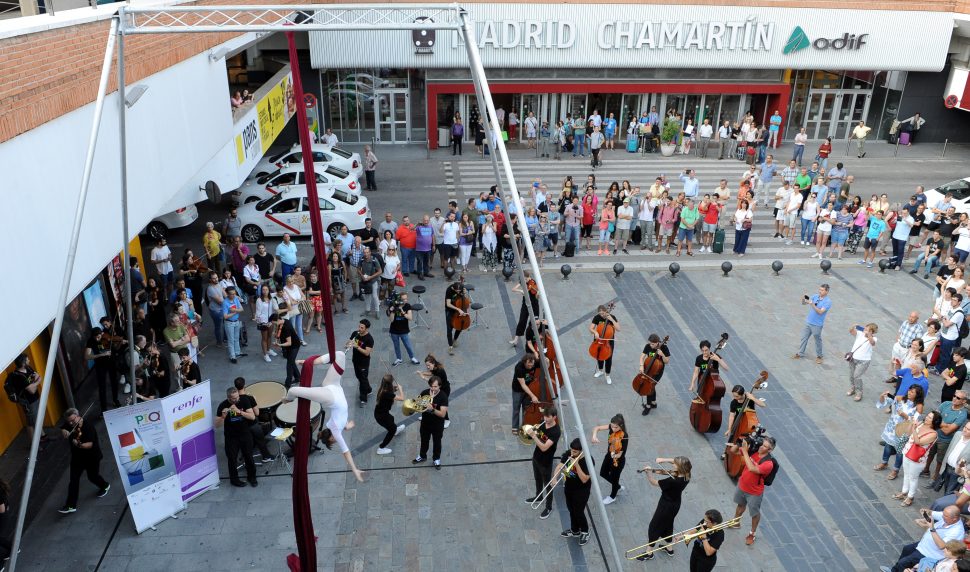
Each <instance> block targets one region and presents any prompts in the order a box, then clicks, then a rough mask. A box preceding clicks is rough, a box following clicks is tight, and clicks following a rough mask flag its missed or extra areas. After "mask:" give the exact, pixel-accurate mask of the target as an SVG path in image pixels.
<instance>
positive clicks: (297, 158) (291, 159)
mask: <svg viewBox="0 0 970 572" xmlns="http://www.w3.org/2000/svg"><path fill="white" fill-rule="evenodd" d="M283 161H284V162H286V163H290V164H291V165H292V164H297V163H302V162H303V153H300V152H299V151H297V152H296V153H293V154H291V155H288V156H286V157H285V158H284V159H283Z"/></svg>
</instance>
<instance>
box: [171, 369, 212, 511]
mask: <svg viewBox="0 0 970 572" xmlns="http://www.w3.org/2000/svg"><path fill="white" fill-rule="evenodd" d="M161 406H162V409H163V410H164V415H165V426H166V428H167V431H168V440H169V442H170V443H171V447H172V452H171V455H172V458H173V459H174V460H175V470H176V472H177V474H178V478H179V481H180V483H181V493H182V500H183V501H185V502H188V501H190V500H192V499H194V498H195V497H197V496H199V495H200V494H202V493H204V492H205V491H207V490H209V488H210V487H214V486H216V485H218V484H219V462H218V458H217V457H216V435H215V429H214V426H213V423H212V400H211V399H210V397H209V380H205V381H203V382H202V383H199V384H197V385H194V386H192V387H187V388H185V389H183V390H182V391H179V392H178V393H173V394H172V395H169V396H168V397H166V398H164V399H162V400H161Z"/></svg>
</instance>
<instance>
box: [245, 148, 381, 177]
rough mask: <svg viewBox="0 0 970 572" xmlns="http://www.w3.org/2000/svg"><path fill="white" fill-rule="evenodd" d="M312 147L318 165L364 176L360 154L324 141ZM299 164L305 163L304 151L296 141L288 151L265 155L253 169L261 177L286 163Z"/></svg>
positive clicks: (314, 159) (314, 160)
mask: <svg viewBox="0 0 970 572" xmlns="http://www.w3.org/2000/svg"><path fill="white" fill-rule="evenodd" d="M311 149H312V152H313V162H314V163H316V164H317V165H333V166H334V167H337V168H338V169H343V170H344V171H350V172H351V173H353V174H354V175H356V176H357V178H358V179H359V178H361V177H363V176H364V163H363V161H361V160H360V154H358V153H354V152H352V151H347V150H346V149H341V148H340V147H332V146H330V145H324V144H322V143H314V144H313V145H311ZM297 164H299V165H302V164H303V152H302V151H301V149H300V144H299V143H294V144H293V146H292V147H291V148H289V149H287V150H286V151H282V152H279V153H274V154H273V155H270V156H269V157H263V158H262V160H260V162H259V163H257V164H256V168H255V169H253V175H255V176H257V177H261V176H263V175H268V174H270V173H272V172H273V171H275V170H276V169H279V168H281V167H284V166H286V165H297Z"/></svg>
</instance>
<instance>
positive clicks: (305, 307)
mask: <svg viewBox="0 0 970 572" xmlns="http://www.w3.org/2000/svg"><path fill="white" fill-rule="evenodd" d="M298 306H299V308H300V313H301V314H303V315H304V316H305V315H308V314H312V313H313V306H312V305H311V304H310V301H309V300H307V299H306V298H302V299H300V302H299V303H298Z"/></svg>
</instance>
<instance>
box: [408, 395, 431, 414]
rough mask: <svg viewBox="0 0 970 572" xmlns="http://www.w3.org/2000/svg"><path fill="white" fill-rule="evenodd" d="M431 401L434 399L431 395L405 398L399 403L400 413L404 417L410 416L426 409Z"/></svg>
mask: <svg viewBox="0 0 970 572" xmlns="http://www.w3.org/2000/svg"><path fill="white" fill-rule="evenodd" d="M432 401H434V396H432V395H419V396H418V397H416V398H415V399H405V400H404V403H402V404H401V413H403V414H404V416H405V417H410V416H411V415H414V414H415V413H420V412H422V411H424V410H425V409H427V408H428V406H429V405H431V402H432Z"/></svg>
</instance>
